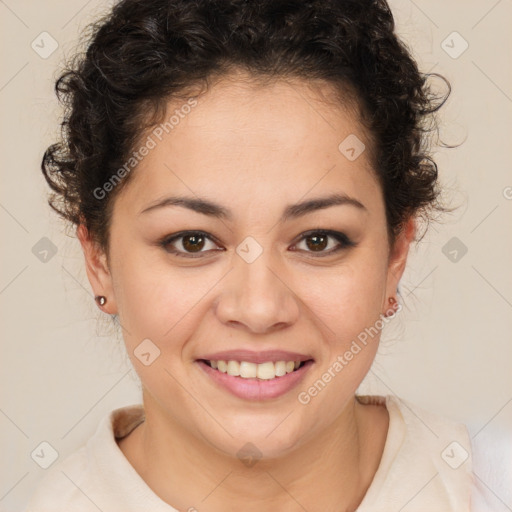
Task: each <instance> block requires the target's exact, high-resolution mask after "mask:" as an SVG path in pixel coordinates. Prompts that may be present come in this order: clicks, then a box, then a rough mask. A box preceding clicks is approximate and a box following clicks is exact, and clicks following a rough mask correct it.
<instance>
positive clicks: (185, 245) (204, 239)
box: [160, 230, 356, 258]
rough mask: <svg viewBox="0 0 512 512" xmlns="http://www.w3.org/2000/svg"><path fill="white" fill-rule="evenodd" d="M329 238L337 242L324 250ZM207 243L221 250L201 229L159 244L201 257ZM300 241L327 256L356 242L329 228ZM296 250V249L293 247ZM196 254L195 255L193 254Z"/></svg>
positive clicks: (188, 255) (174, 236) (182, 254)
mask: <svg viewBox="0 0 512 512" xmlns="http://www.w3.org/2000/svg"><path fill="white" fill-rule="evenodd" d="M329 239H331V240H335V241H336V242H337V244H334V247H332V246H331V247H330V249H329V250H325V249H327V248H328V247H329ZM178 240H181V247H182V249H184V250H179V249H177V248H176V246H175V245H174V244H175V243H176V242H177V241H178ZM208 243H210V244H212V246H213V247H212V248H210V251H216V250H223V249H215V247H218V246H217V244H216V243H215V242H214V241H213V239H212V237H211V236H210V235H207V234H206V233H203V232H202V231H188V232H184V233H183V232H182V233H177V234H175V235H172V236H171V237H167V238H164V239H163V240H162V241H161V242H160V245H161V246H162V247H163V248H164V249H165V250H166V251H167V252H170V253H172V254H175V255H176V256H180V257H184V258H198V257H201V254H202V253H205V252H209V251H208V250H203V249H204V248H205V245H207V244H208ZM301 243H305V245H306V247H307V248H306V249H299V250H305V252H309V253H318V254H317V256H319V257H322V256H327V255H329V254H332V253H335V252H338V251H340V250H342V249H346V248H349V247H352V246H355V245H356V244H355V243H354V242H352V241H351V240H350V239H349V238H348V237H347V235H345V234H344V233H341V232H338V231H330V230H316V231H309V232H308V233H304V234H302V235H301V237H300V240H299V242H298V243H297V244H296V245H299V244H301ZM293 250H296V249H293ZM194 253H195V254H197V256H196V255H194Z"/></svg>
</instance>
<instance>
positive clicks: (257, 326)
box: [215, 251, 300, 334]
mask: <svg viewBox="0 0 512 512" xmlns="http://www.w3.org/2000/svg"><path fill="white" fill-rule="evenodd" d="M269 253H270V251H263V253H262V254H261V255H260V256H259V257H258V258H257V259H256V260H255V261H253V262H251V263H248V262H247V261H245V260H244V259H243V258H242V257H240V256H239V255H238V254H235V255H234V259H233V269H232V270H231V272H229V274H228V275H227V276H226V279H225V280H224V285H223V287H222V289H221V291H220V295H219V297H218V298H217V301H216V303H215V310H216V311H215V313H216V315H217V318H218V319H219V320H220V321H221V322H223V323H225V324H229V325H230V326H231V327H236V328H240V329H245V330H247V331H250V332H252V333H257V334H265V333H270V332H274V331H276V330H280V329H284V328H286V327H287V326H290V325H292V324H294V323H295V322H296V321H297V319H298V318H299V311H300V308H299V302H300V301H299V298H298V296H297V295H296V293H295V292H294V290H293V289H292V285H291V284H290V283H289V282H287V281H290V279H289V273H285V272H284V271H283V269H282V265H279V264H278V263H277V262H276V261H275V259H274V260H271V258H270V254H269ZM287 277H288V279H287Z"/></svg>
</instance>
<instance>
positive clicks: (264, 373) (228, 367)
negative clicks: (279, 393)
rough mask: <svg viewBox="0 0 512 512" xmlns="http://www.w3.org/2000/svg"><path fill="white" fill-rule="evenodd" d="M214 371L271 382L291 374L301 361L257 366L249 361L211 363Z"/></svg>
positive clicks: (268, 362)
mask: <svg viewBox="0 0 512 512" xmlns="http://www.w3.org/2000/svg"><path fill="white" fill-rule="evenodd" d="M209 363H210V366H211V367H212V368H213V369H217V370H219V371H220V372H222V373H227V374H228V375H232V376H233V377H242V378H243V379H254V378H258V379H261V380H270V379H274V378H275V377H283V376H284V375H286V374H287V373H291V372H293V371H294V370H296V369H297V368H298V367H299V366H300V363H301V362H300V361H276V362H275V363H273V362H272V361H267V362H265V363H261V364H256V363H250V362H248V361H240V362H239V361H209Z"/></svg>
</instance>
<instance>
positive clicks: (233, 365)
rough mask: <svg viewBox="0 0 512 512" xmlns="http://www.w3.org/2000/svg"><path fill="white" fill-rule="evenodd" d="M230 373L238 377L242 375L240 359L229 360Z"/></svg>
mask: <svg viewBox="0 0 512 512" xmlns="http://www.w3.org/2000/svg"><path fill="white" fill-rule="evenodd" d="M227 373H228V375H233V377H238V376H239V375H240V363H239V362H238V361H228V371H227Z"/></svg>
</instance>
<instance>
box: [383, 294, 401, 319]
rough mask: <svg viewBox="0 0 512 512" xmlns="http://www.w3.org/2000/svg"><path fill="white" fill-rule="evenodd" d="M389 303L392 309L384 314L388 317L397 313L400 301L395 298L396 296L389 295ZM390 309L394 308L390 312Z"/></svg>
mask: <svg viewBox="0 0 512 512" xmlns="http://www.w3.org/2000/svg"><path fill="white" fill-rule="evenodd" d="M388 303H389V305H390V309H388V310H387V311H386V313H385V315H384V316H385V317H386V318H387V317H389V316H393V315H394V314H395V312H396V309H397V305H398V301H397V300H396V299H395V297H389V299H388ZM390 310H392V312H390Z"/></svg>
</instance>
